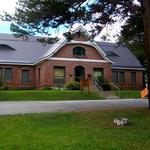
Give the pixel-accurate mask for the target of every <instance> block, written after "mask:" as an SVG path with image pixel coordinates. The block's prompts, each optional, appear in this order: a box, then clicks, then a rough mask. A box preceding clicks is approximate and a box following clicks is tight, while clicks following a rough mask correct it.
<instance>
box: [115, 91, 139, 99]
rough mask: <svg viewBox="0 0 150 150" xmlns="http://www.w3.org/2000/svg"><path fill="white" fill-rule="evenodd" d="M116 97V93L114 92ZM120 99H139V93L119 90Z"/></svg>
mask: <svg viewBox="0 0 150 150" xmlns="http://www.w3.org/2000/svg"><path fill="white" fill-rule="evenodd" d="M116 94H117V95H118V92H116ZM120 98H123V99H125V98H127V99H128V98H129V99H131V98H140V91H139V90H121V91H120Z"/></svg>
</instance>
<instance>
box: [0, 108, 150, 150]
mask: <svg viewBox="0 0 150 150" xmlns="http://www.w3.org/2000/svg"><path fill="white" fill-rule="evenodd" d="M115 117H128V118H129V121H130V123H131V124H130V125H129V126H126V127H116V126H115V125H114V124H113V123H112V121H113V119H114V118H115ZM0 129H1V130H0V149H2V150H3V149H4V150H149V148H150V111H148V110H146V109H145V110H144V109H134V110H120V111H119V110H117V111H115V110H103V111H98V112H78V113H75V112H74V113H73V112H72V113H43V114H30V115H16V116H1V117H0Z"/></svg>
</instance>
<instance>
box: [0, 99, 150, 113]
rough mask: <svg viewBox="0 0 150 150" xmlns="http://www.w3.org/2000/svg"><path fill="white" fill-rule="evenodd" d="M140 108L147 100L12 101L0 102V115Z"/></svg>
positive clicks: (145, 104) (146, 105)
mask: <svg viewBox="0 0 150 150" xmlns="http://www.w3.org/2000/svg"><path fill="white" fill-rule="evenodd" d="M142 107H143V108H146V107H148V100H139V99H138V100H136V99H133V100H127V99H126V100H118V99H117V100H86V101H85V100H83V101H19V102H16V101H13V102H0V115H13V114H25V113H40V112H69V111H93V110H100V109H109V108H114V109H115V108H142Z"/></svg>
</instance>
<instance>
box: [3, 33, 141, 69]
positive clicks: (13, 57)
mask: <svg viewBox="0 0 150 150" xmlns="http://www.w3.org/2000/svg"><path fill="white" fill-rule="evenodd" d="M36 39H37V38H36V37H31V38H30V39H29V40H23V39H18V38H15V37H14V36H13V35H10V34H0V63H18V64H33V63H35V62H36V61H38V60H39V59H41V58H43V57H46V56H49V55H50V54H51V53H52V52H54V51H55V49H56V48H58V47H59V43H60V42H62V41H59V42H58V43H55V44H46V45H45V44H42V43H40V42H38V41H37V40H36ZM63 41H64V40H63ZM97 44H98V46H99V47H100V48H101V49H102V50H103V51H104V52H105V53H106V54H111V52H113V53H114V54H116V57H115V56H108V57H109V59H111V60H112V61H113V62H114V64H112V67H123V68H139V69H140V68H143V67H142V65H141V64H140V62H139V61H138V60H137V58H136V57H135V56H134V55H133V54H132V53H131V52H130V50H129V49H128V48H127V47H125V46H118V45H117V44H115V43H106V42H97ZM117 55H118V56H117Z"/></svg>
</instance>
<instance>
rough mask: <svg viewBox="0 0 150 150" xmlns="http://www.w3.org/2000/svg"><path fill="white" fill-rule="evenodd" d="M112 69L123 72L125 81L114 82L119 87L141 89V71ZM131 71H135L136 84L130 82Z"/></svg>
mask: <svg viewBox="0 0 150 150" xmlns="http://www.w3.org/2000/svg"><path fill="white" fill-rule="evenodd" d="M112 71H117V72H119V71H121V72H122V71H123V72H124V73H125V82H124V83H116V85H117V86H118V87H119V88H121V89H132V90H134V89H143V71H137V70H116V69H115V70H112ZM131 72H135V73H136V84H131Z"/></svg>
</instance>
